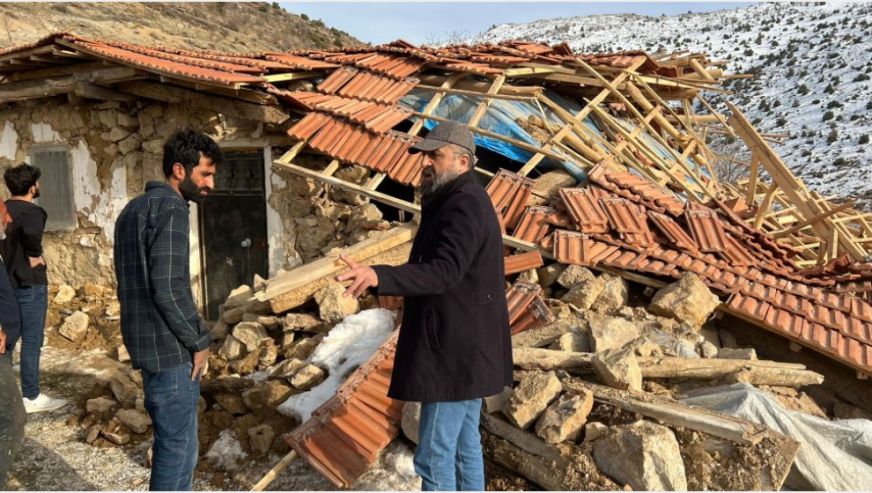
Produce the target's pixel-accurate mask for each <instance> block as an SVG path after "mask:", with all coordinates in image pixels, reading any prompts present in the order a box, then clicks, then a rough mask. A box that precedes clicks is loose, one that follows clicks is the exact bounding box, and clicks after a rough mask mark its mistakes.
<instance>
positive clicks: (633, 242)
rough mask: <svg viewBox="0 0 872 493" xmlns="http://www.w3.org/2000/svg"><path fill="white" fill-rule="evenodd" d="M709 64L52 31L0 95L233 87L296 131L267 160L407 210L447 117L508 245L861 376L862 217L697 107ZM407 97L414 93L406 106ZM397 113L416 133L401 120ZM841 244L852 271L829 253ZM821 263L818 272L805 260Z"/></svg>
mask: <svg viewBox="0 0 872 493" xmlns="http://www.w3.org/2000/svg"><path fill="white" fill-rule="evenodd" d="M95 61H96V62H100V63H97V64H95V63H94V62H95ZM716 65H717V64H716V63H714V62H712V61H710V60H708V59H707V58H706V57H705V56H704V55H700V54H689V55H680V56H670V57H668V58H667V57H652V56H650V55H648V54H645V53H643V52H639V51H628V52H623V53H611V54H579V53H574V52H572V50H570V49H569V48H568V46H566V45H556V46H548V45H544V44H538V43H528V42H520V41H512V42H503V43H500V44H481V45H474V46H466V45H455V46H445V47H416V46H413V45H411V44H409V43H407V42H404V41H395V42H393V43H389V44H387V45H382V46H377V47H369V48H348V49H341V50H303V51H294V52H288V53H257V54H232V53H223V52H217V51H208V50H178V49H169V48H162V47H145V46H137V45H132V44H128V43H121V42H115V41H106V40H95V39H87V38H83V37H80V36H76V35H73V34H66V33H64V34H55V35H51V36H47V37H45V38H43V39H42V40H39V41H37V42H35V43H31V44H29V45H25V46H19V47H15V48H10V49H7V50H3V51H2V52H0V74H3V75H4V76H5V78H4V80H3V81H2V82H0V101H7V102H8V101H17V100H22V99H31V98H39V97H47V96H52V95H57V94H64V93H68V92H75V91H79V90H80V89H81V86H82V85H83V84H85V85H93V86H96V87H97V88H98V89H99V91H97V92H94V91H91V92H88V91H84V92H83V94H85V96H86V97H90V96H94V97H107V98H111V97H113V94H117V95H119V97H129V96H130V94H134V95H138V96H143V95H145V97H155V98H159V97H161V96H159V95H157V94H155V92H154V91H151V92H149V91H147V90H146V89H147V88H143V86H142V85H141V84H142V83H143V82H131V81H143V80H144V81H146V82H147V81H148V80H151V81H152V82H151V83H154V82H155V81H159V82H160V83H162V84H164V85H166V86H168V87H169V86H178V88H179V90H182V89H181V88H184V89H183V90H188V91H190V90H192V89H193V90H194V91H198V92H203V93H211V94H213V95H215V96H216V97H222V98H234V99H236V100H240V101H239V104H238V105H234V107H235V108H242V109H244V110H245V115H246V116H249V117H250V116H252V115H254V116H255V117H256V116H258V115H266V116H264V121H266V122H267V123H270V124H283V125H286V126H287V127H288V129H287V134H288V135H289V136H290V138H291V139H293V140H294V141H296V142H297V145H295V146H293V147H292V149H291V150H290V151H289V152H288V153H287V154H286V155H285V156H282V158H280V159H278V160H277V165H280V166H284V167H286V168H288V169H290V170H291V171H294V172H296V173H299V174H303V175H305V176H310V177H312V178H316V179H319V180H321V181H324V182H327V183H332V184H335V185H339V186H344V187H346V188H349V189H351V190H353V191H357V192H360V193H364V194H367V195H369V196H370V197H373V198H375V199H377V200H381V201H384V202H386V203H388V204H390V205H394V206H396V207H400V208H405V209H406V210H410V211H417V210H418V207H417V205H416V204H413V203H410V202H405V201H402V200H399V199H397V198H395V197H391V196H389V195H385V194H382V193H380V192H378V191H376V188H377V187H378V185H379V184H380V183H381V181H382V180H383V179H385V178H388V179H392V180H394V181H396V182H398V183H401V184H404V185H412V186H413V185H416V184H417V183H418V180H419V178H420V172H421V164H422V162H421V159H422V158H421V156H420V155H410V154H408V152H407V150H408V148H409V146H411V145H412V144H413V143H414V142H415V141H416V140H417V139H419V138H420V137H419V136H418V134H419V133H420V132H421V131H422V130H423V129H424V128H429V127H432V125H434V124H436V123H438V122H440V121H445V120H451V119H455V120H457V119H459V120H460V121H461V122H462V123H465V124H466V125H467V126H469V127H470V128H471V130H472V131H473V132H474V133H475V134H476V137H477V143H478V144H479V145H482V146H483V147H487V148H489V149H499V146H504V147H507V148H511V149H513V150H517V151H518V152H514V153H512V154H511V155H510V158H511V159H515V160H517V161H519V163H518V164H519V166H517V168H516V169H513V170H512V171H509V170H487V169H479V171H480V172H481V173H482V174H485V175H487V176H490V177H492V181H491V183H490V185H489V186H488V191H489V193H491V197H492V200H493V202H494V206H495V208H496V209H497V212H498V213H499V215H500V218H501V222H502V225H503V227H504V228H505V230H506V233H507V234H508V236H507V241H509V244H511V245H513V246H515V247H518V248H521V249H522V250H524V249H527V250H530V249H537V248H541V249H542V250H543V253H544V254H547V255H551V256H556V257H557V258H558V259H559V260H561V261H565V262H571V263H582V264H584V265H590V266H603V267H607V268H610V269H621V270H623V271H625V272H627V273H629V272H635V273H640V274H646V275H651V276H654V277H655V278H659V279H660V280H663V279H667V278H673V277H676V276H678V275H680V274H681V273H682V272H687V271H690V272H696V273H697V274H699V275H700V276H701V277H703V278H704V280H705V281H706V282H707V283H709V285H710V286H712V287H713V288H715V289H716V290H718V291H719V292H720V293H721V294H722V296H725V297H726V299H725V306H726V307H727V308H728V309H729V310H731V311H732V312H733V313H735V314H737V315H740V316H744V317H745V318H748V319H751V320H753V321H755V323H757V324H758V325H760V326H762V327H766V328H767V329H770V330H774V331H776V332H779V333H781V334H782V335H784V336H785V337H788V338H791V339H793V340H796V341H797V342H800V343H802V344H805V345H807V346H809V347H813V348H815V349H817V350H819V351H821V352H823V353H824V354H827V355H829V356H831V357H833V358H834V359H837V360H839V361H842V362H844V363H846V364H848V365H850V366H852V367H854V368H857V369H858V370H861V371H864V372H867V373H868V372H869V371H870V370H872V353H870V352H869V351H870V349H869V348H870V346H869V338H870V333H869V325H868V324H869V323H870V322H872V318H869V319H866V318H864V317H865V315H864V314H866V313H872V309H870V308H869V306H868V303H867V302H866V301H865V300H864V299H862V298H860V297H857V296H853V295H852V294H851V293H852V292H858V293H864V292H869V291H872V288H869V286H872V275H870V274H869V269H865V268H862V267H851V265H854V264H856V262H857V261H865V255H866V250H865V249H864V246H863V245H864V244H866V242H865V239H866V237H865V236H864V234H865V233H866V232H870V231H872V228H870V226H869V222H868V221H872V218H869V217H868V215H866V214H864V213H860V212H858V211H856V210H852V209H851V208H850V207H844V206H839V207H836V206H835V205H833V204H832V203H831V202H829V201H828V200H826V199H824V198H822V197H819V196H817V195H816V194H814V193H813V192H811V191H809V190H807V189H806V188H805V186H804V185H803V184H802V183H801V182H799V180H798V179H796V178H795V177H794V176H793V175H792V174H791V173H790V171H789V168H787V166H786V165H784V163H782V162H780V160H779V159H778V157H777V155H775V153H774V152H773V151H772V150H771V148H769V147H768V145H767V144H766V141H765V139H764V138H763V137H762V136H760V135H759V134H758V133H757V132H756V131H755V130H754V129H753V127H752V126H751V125H750V123H748V122H747V120H745V119H744V117H743V116H742V115H741V112H740V111H738V109H737V108H735V107H733V106H729V109H730V110H731V111H732V116H731V117H730V122H727V120H726V117H725V116H724V115H722V114H721V113H719V112H718V111H716V110H715V109H714V108H713V107H712V106H711V105H709V103H708V102H707V101H706V100H705V99H704V98H703V96H702V94H703V93H704V92H711V91H716V92H722V93H723V92H727V91H724V90H723V89H722V88H720V80H721V79H720V77H721V76H722V75H723V71H722V70H720V69H719V68H717V67H716ZM89 72H90V73H89ZM96 72H100V75H99V76H98V75H97V74H96ZM83 74H84V75H83ZM43 79H51V80H52V82H53V84H51V85H49V86H47V87H46V86H40V85H39V82H40V81H41V80H43ZM137 84H140V85H137ZM413 91H415V92H414V94H417V95H419V96H422V97H421V98H420V101H421V102H422V104H421V105H416V104H415V105H413V104H411V103H409V101H408V100H407V99H405V97H406V96H408V95H411V94H412V93H413ZM178 100H180V99H176V101H178ZM449 103H450V105H451V107H450V108H451V109H450V111H449V110H445V111H441V109H442V108H445V107H446V105H448V104H449ZM694 104H695V107H698V108H699V107H702V108H703V109H702V110H694ZM462 105H466V106H465V107H463V106H462ZM264 108H275V110H274V111H273V112H272V113H270V112H267V111H265V110H264ZM461 108H465V109H464V111H463V112H460V111H458V110H459V109H461ZM226 111H231V109H227V110H226ZM498 113H499V114H500V115H502V119H501V120H500V119H497V120H494V118H497V116H500V115H497V114H498ZM457 115H461V116H460V117H458V116H457ZM506 115H508V116H506ZM404 122H410V123H411V128H408V130H405V131H400V130H398V129H397V128H398V127H399V126H401V124H404ZM712 124H715V125H720V127H718V128H719V129H720V131H721V132H722V133H726V134H729V135H734V136H738V137H740V138H741V139H742V140H743V141H744V142H745V143H746V145H747V146H748V147H749V149H750V150H751V151H752V153H753V158H752V161H753V162H752V163H751V165H750V166H749V167H750V169H751V174H750V175H749V178H748V179H743V180H739V181H737V182H736V183H725V182H721V181H720V180H719V179H718V177H717V174H716V172H715V170H714V168H713V166H714V164H715V163H716V161H717V159H718V156H717V154H716V153H715V152H714V151H713V150H712V149H711V148H709V147H708V144H707V139H708V135H709V133H708V132H709V130H710V129H712V130H714V127H711V125H712ZM507 125H513V126H514V127H513V128H512V129H511V132H508V131H506V128H507ZM497 144H498V145H497ZM302 151H307V152H315V153H319V154H322V155H325V156H328V157H330V158H332V159H333V160H334V161H335V163H336V166H341V165H360V166H363V167H366V168H368V169H370V170H371V171H372V173H373V174H372V176H371V177H370V180H369V181H368V182H367V183H365V184H363V185H361V184H356V183H348V182H345V181H343V180H341V179H340V178H337V177H335V176H332V171H335V168H336V166H334V167H331V172H329V173H322V172H320V171H315V170H310V169H305V168H303V167H300V166H297V165H295V164H294V163H293V159H294V157H295V155H296V154H297V153H299V152H302ZM546 164H547V165H548V166H557V167H558V168H559V167H562V168H564V169H566V170H567V171H569V172H570V174H572V175H573V176H574V177H576V178H577V179H579V180H580V181H582V182H583V181H584V180H585V179H586V178H588V175H589V179H590V181H591V182H592V185H591V186H587V187H585V186H582V187H580V188H579V187H569V188H565V189H564V190H561V191H559V193H556V194H552V195H548V194H545V195H546V196H545V197H542V196H541V193H540V192H536V191H535V190H534V187H533V181H532V180H531V179H530V178H528V175H529V174H530V173H531V172H532V173H533V174H534V176H535V175H536V174H538V173H539V172H540V171H541V170H540V169H539V167H540V166H544V165H546ZM763 173H766V174H768V176H767V175H764V174H763ZM537 193H539V195H540V196H538V197H537ZM534 198H538V199H542V200H544V201H545V203H544V204H543V202H542V200H540V201H539V202H537V203H533V200H534ZM773 204H777V206H776V207H774V208H773ZM776 238H777V239H776ZM844 255H846V256H847V257H846V258H847V264H845V265H839V266H837V265H835V264H828V263H827V262H833V261H834V260H835V259H837V258H841V257H840V256H844ZM843 263H844V262H843ZM816 265H818V266H821V265H829V266H830V268H829V269H823V268H821V269H817V270H809V269H810V268H813V267H814V266H816ZM864 265H865V264H864ZM819 299H826V300H828V301H827V302H820V303H815V302H814V300H819ZM803 300H805V301H803Z"/></svg>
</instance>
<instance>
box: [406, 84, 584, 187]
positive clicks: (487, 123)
mask: <svg viewBox="0 0 872 493" xmlns="http://www.w3.org/2000/svg"><path fill="white" fill-rule="evenodd" d="M432 97H433V93H432V92H427V91H420V90H413V91H412V92H411V93H409V94H407V95H406V96H404V97H403V98H402V99H401V100H400V104H401V105H402V106H405V107H407V108H409V109H411V110H413V111H419V112H420V111H422V110H423V109H424V107H425V106H427V103H428V102H429V101H430V99H431V98H432ZM549 97H553V98H559V99H560V100H561V101H559V102H558V104H561V105H566V106H565V107H567V109H568V110H569V111H573V110H572V107H573V106H574V107H576V108H578V109H577V110H574V111H576V112H577V111H580V109H581V108H580V106H579V105H578V104H575V103H572V102H569V101H567V100H565V99H563V98H560V96H558V95H556V94H553V93H552V94H549ZM482 99H483V98H482V97H479V96H466V95H458V94H449V95H446V96H445V97H444V98H443V99H442V101H441V103H440V104H439V106H438V107H437V108H436V110H435V111H434V112H433V116H437V117H440V118H447V119H450V120H453V121H456V122H458V123H467V122H469V120H470V119H471V118H472V115H473V113H475V109H476V108H477V107H478V104H479V102H480V101H481V100H482ZM531 116H534V117H536V118H539V119H541V120H546V119H547V120H546V121H547V123H548V124H549V125H552V126H555V127H557V128H559V127H561V126H563V122H562V121H561V120H560V119H559V118H558V117H557V116H556V115H555V114H554V113H553V112H551V111H550V110H548V109H547V108H541V107H540V106H538V105H536V104H533V103H532V102H529V101H514V100H505V99H492V100H491V103H490V105H489V106H488V110H487V112H486V113H485V115H484V117H482V119H481V120H480V121H479V123H478V127H479V128H481V129H483V130H487V131H489V132H493V133H496V134H500V135H504V136H506V137H509V138H512V139H515V140H518V141H521V142H526V143H529V144H531V145H534V146H537V147H541V146H542V145H543V144H544V142H539V141H537V140H536V139H535V138H534V137H533V136H532V135H530V134H529V133H528V132H527V131H526V130H524V127H522V126H521V125H519V124H518V121H527V120H528V119H529V118H530V117H531ZM436 125H437V122H435V121H433V120H426V121H425V122H424V127H425V128H427V129H428V130H430V129H432V128H433V127H435V126H436ZM475 145H476V146H478V147H482V148H484V149H487V150H489V151H493V152H495V153H497V154H499V155H501V156H505V157H507V158H508V159H511V160H513V161H517V162H521V163H525V162H527V161H528V160H529V159H530V158H531V157H533V153H532V152H530V151H527V150H525V149H521V148H519V147H517V146H514V145H512V144H510V143H508V142H505V141H502V140H499V139H494V138H491V137H487V136H484V135H478V134H476V135H475ZM542 164H543V166H545V167H547V168H553V169H564V170H566V171H567V172H568V173H569V174H570V175H572V176H573V178H575V179H576V180H579V181H584V180H586V179H587V175H586V173H585V172H584V170H582V169H581V168H579V167H578V166H577V165H575V164H574V163H572V162H570V161H568V160H565V161H556V160H554V159H552V158H545V159H543V161H542Z"/></svg>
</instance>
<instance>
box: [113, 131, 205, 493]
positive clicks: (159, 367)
mask: <svg viewBox="0 0 872 493" xmlns="http://www.w3.org/2000/svg"><path fill="white" fill-rule="evenodd" d="M221 157H222V154H221V150H220V149H219V148H218V146H217V145H216V144H215V142H214V141H212V139H210V138H209V137H207V136H206V135H204V134H201V133H198V132H195V131H193V130H185V131H182V132H179V133H177V134H176V135H174V136H172V137H171V138H170V139H169V140H168V141H167V142H166V144H164V155H163V172H164V175H165V176H166V181H163V182H161V181H151V182H148V183H147V184H146V186H145V193H144V194H143V195H140V196H139V197H137V198H135V199H133V200H132V201H130V203H129V204H127V206H126V207H125V208H124V210H123V211H122V212H121V215H120V216H119V217H118V220H117V222H116V224H115V275H116V276H117V278H118V300H119V301H120V302H121V335H122V337H123V338H124V345H125V346H127V350H128V352H129V353H130V360H131V362H132V364H133V367H134V368H138V369H140V370H141V371H142V380H143V388H144V390H145V408H146V410H147V411H148V414H149V416H151V419H152V422H153V423H154V445H153V446H152V450H153V452H154V456H153V458H152V469H151V480H150V482H149V488H150V489H151V490H158V491H165V490H191V489H192V486H193V478H194V467H196V465H197V449H198V441H197V403H198V401H199V399H200V377H201V376H202V374H203V372H204V371H205V368H206V363H207V361H208V360H209V343H210V342H212V339H211V337H210V335H209V330H208V329H207V328H206V326H205V324H204V323H203V320H202V319H201V318H200V316H199V314H198V313H197V306H196V305H195V304H194V298H193V293H192V292H191V279H190V267H189V264H188V258H189V252H190V245H189V243H188V235H189V232H190V224H189V217H188V212H189V211H188V202H190V201H193V202H200V201H202V200H203V199H204V198H205V197H206V195H207V194H208V193H209V191H210V190H212V189H213V188H214V176H215V167H216V166H217V165H218V164H220V162H221Z"/></svg>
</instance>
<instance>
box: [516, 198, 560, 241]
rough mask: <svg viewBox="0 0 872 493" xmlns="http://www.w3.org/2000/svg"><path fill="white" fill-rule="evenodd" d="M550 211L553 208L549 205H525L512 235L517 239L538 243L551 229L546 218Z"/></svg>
mask: <svg viewBox="0 0 872 493" xmlns="http://www.w3.org/2000/svg"><path fill="white" fill-rule="evenodd" d="M552 212H553V209H551V208H550V207H543V206H536V205H531V206H529V207H527V209H526V210H525V211H524V213H523V214H522V215H521V219H520V220H518V225H517V226H515V230H514V231H513V232H512V235H513V236H514V237H515V238H518V239H519V240H523V241H527V242H530V243H538V242H539V241H541V240H542V238H544V237H545V236H546V235H547V234H548V233H549V232H550V231H551V227H550V225H549V224H548V222H547V221H546V219H547V217H548V215H549V214H550V213H552Z"/></svg>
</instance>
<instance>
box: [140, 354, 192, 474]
mask: <svg viewBox="0 0 872 493" xmlns="http://www.w3.org/2000/svg"><path fill="white" fill-rule="evenodd" d="M191 368H192V365H191V363H190V362H189V363H182V364H181V365H178V366H175V367H173V368H167V369H166V370H162V371H160V372H156V373H155V372H150V371H147V370H142V384H143V390H144V391H145V409H146V411H148V415H149V416H150V417H151V421H152V426H153V430H154V445H152V452H153V455H152V461H151V464H152V465H151V479H150V481H149V485H148V488H149V490H151V491H190V490H191V489H193V486H194V485H193V481H194V468H195V467H196V466H197V455H198V452H199V450H198V449H199V442H198V440H197V402H198V401H199V400H200V379H199V377H198V378H197V380H196V381H191Z"/></svg>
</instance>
